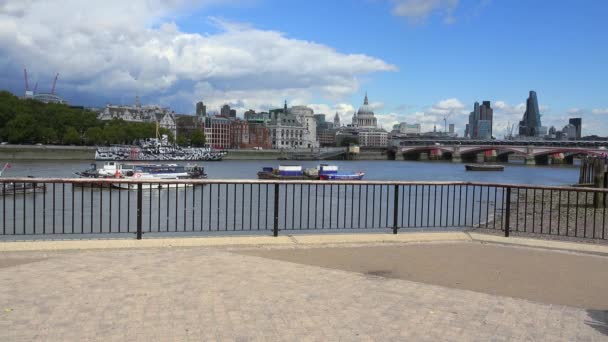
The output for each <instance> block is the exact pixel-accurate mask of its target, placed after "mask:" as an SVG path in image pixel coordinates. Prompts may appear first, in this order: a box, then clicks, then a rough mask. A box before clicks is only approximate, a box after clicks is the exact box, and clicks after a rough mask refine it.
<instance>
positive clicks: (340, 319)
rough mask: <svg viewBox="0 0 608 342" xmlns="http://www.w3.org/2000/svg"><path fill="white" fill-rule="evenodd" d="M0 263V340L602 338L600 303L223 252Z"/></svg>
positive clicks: (26, 255) (165, 251) (44, 256)
mask: <svg viewBox="0 0 608 342" xmlns="http://www.w3.org/2000/svg"><path fill="white" fill-rule="evenodd" d="M30 258H31V259H34V260H33V261H32V262H29V263H28V262H27V259H30ZM0 259H2V260H3V261H4V263H2V264H0V287H1V288H2V291H0V309H1V310H2V311H0V341H31V340H44V341H124V340H129V341H131V340H136V341H190V340H195V341H200V340H209V341H213V340H218V341H258V340H259V341H269V340H272V341H296V340H297V341H300V340H302V341H307V340H310V341H339V340H345V341H351V340H421V341H437V340H446V341H463V340H466V341H507V340H542V341H575V340H578V341H606V340H607V339H608V335H606V334H608V331H607V330H606V329H605V324H606V323H605V320H606V312H605V311H597V312H595V313H594V314H590V313H589V312H587V311H586V310H583V309H578V308H572V307H567V306H560V305H548V304H540V303H535V302H532V301H527V300H522V299H515V298H509V297H501V296H493V295H488V294H483V293H477V292H472V291H467V290H458V289H450V288H445V287H441V286H434V285H428V284H422V283H416V282H412V281H407V280H400V279H389V278H384V277H379V276H371V275H365V274H361V273H355V272H347V271H341V270H336V269H326V268H321V267H317V266H308V265H301V264H295V263H288V262H284V261H277V260H270V259H264V258H260V257H254V256H247V255H241V254H237V253H232V252H231V251H230V250H229V249H225V248H224V249H218V248H202V247H197V248H148V249H124V250H88V251H87V250H85V251H66V252H5V253H2V254H0ZM11 260H14V261H15V262H12V263H11V262H10V261H11ZM594 319H595V320H598V319H599V320H600V321H596V322H594V321H593V320H594ZM601 320H604V322H601Z"/></svg>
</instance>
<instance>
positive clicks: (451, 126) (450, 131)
mask: <svg viewBox="0 0 608 342" xmlns="http://www.w3.org/2000/svg"><path fill="white" fill-rule="evenodd" d="M448 127H450V129H449V131H448V132H449V133H450V134H454V124H453V123H451V124H449V126H448Z"/></svg>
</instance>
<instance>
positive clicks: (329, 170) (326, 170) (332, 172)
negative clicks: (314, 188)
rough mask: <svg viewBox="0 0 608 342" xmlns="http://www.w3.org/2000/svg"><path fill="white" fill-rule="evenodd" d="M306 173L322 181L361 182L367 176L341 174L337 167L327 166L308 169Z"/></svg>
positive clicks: (322, 165)
mask: <svg viewBox="0 0 608 342" xmlns="http://www.w3.org/2000/svg"><path fill="white" fill-rule="evenodd" d="M306 173H307V174H308V175H309V176H311V177H315V179H320V180H361V179H363V176H365V173H364V172H340V171H339V169H338V166H337V165H327V164H321V165H319V166H317V167H316V168H314V169H308V170H306Z"/></svg>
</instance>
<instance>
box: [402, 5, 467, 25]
mask: <svg viewBox="0 0 608 342" xmlns="http://www.w3.org/2000/svg"><path fill="white" fill-rule="evenodd" d="M392 2H393V14H394V15H397V16H402V17H406V18H408V20H409V21H410V22H413V23H417V22H421V21H424V20H425V19H426V18H427V17H428V16H429V15H431V13H433V12H439V13H441V14H442V15H443V20H444V22H445V23H448V24H450V23H453V22H454V21H455V18H454V16H453V15H452V13H453V11H454V9H455V8H456V7H457V6H458V2H459V0H392Z"/></svg>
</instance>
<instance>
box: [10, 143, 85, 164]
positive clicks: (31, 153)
mask: <svg viewBox="0 0 608 342" xmlns="http://www.w3.org/2000/svg"><path fill="white" fill-rule="evenodd" d="M35 159H38V160H93V159H95V147H93V146H55V145H0V160H2V161H8V160H35Z"/></svg>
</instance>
